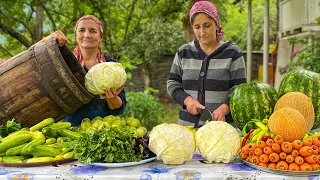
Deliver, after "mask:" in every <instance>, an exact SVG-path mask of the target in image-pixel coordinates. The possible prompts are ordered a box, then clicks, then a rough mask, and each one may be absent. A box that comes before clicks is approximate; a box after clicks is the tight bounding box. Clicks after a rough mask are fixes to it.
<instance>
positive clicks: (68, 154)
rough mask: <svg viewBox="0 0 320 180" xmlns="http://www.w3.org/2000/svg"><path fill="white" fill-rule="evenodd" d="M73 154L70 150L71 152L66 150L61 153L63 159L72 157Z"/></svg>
mask: <svg viewBox="0 0 320 180" xmlns="http://www.w3.org/2000/svg"><path fill="white" fill-rule="evenodd" d="M73 156H74V152H73V151H71V152H67V153H65V154H64V155H63V159H70V158H73Z"/></svg>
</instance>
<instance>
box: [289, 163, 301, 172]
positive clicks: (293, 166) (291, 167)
mask: <svg viewBox="0 0 320 180" xmlns="http://www.w3.org/2000/svg"><path fill="white" fill-rule="evenodd" d="M289 170H291V171H300V166H299V165H298V164H296V163H291V164H289Z"/></svg>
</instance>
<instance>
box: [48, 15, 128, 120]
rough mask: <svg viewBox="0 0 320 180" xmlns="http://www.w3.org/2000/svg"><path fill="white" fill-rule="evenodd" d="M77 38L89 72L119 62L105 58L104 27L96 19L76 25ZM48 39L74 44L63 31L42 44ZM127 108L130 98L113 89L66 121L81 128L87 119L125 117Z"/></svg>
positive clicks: (86, 18)
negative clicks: (109, 62) (120, 115)
mask: <svg viewBox="0 0 320 180" xmlns="http://www.w3.org/2000/svg"><path fill="white" fill-rule="evenodd" d="M75 35H76V41H77V43H78V45H77V46H76V48H75V49H74V54H75V56H76V57H77V59H78V60H79V63H80V64H81V65H82V67H83V68H84V70H85V71H86V72H88V70H89V69H90V68H91V67H93V66H94V65H96V64H98V63H101V62H108V61H112V62H117V61H116V60H114V59H112V58H111V57H108V56H104V54H103V52H102V50H101V42H102V36H103V26H102V24H101V22H100V21H99V19H98V18H96V17H95V16H93V15H86V16H83V17H81V18H80V19H79V20H78V21H77V23H76V27H75ZM48 38H57V40H58V45H60V46H62V45H64V44H69V43H70V42H69V40H68V39H67V38H66V36H65V35H64V34H63V33H62V32H61V31H56V32H54V33H52V34H51V35H50V36H48V37H47V38H45V39H44V40H42V42H43V41H45V40H46V39H48ZM125 105H126V96H125V92H124V90H123V87H122V88H119V89H110V90H108V91H106V92H105V93H103V94H101V95H99V96H95V97H94V98H93V100H91V101H90V102H89V103H88V104H85V105H84V106H82V107H81V108H79V109H78V110H77V111H76V112H74V113H73V114H71V115H69V116H67V117H66V118H65V119H64V120H63V121H68V122H71V123H72V125H73V126H78V125H80V123H81V120H82V119H84V118H89V119H93V118H94V117H96V116H100V117H105V116H107V115H118V114H121V113H122V112H123V110H124V108H125Z"/></svg>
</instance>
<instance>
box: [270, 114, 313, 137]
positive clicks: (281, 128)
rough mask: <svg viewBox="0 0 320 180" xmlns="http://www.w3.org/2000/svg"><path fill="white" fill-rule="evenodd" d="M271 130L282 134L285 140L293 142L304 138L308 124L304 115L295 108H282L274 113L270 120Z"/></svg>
mask: <svg viewBox="0 0 320 180" xmlns="http://www.w3.org/2000/svg"><path fill="white" fill-rule="evenodd" d="M268 127H269V130H270V131H271V132H272V133H273V134H275V135H280V136H281V137H282V138H283V140H284V141H289V142H293V141H294V140H296V139H301V138H303V136H304V134H305V132H306V130H307V124H306V121H305V119H304V117H303V115H302V114H301V113H300V112H299V111H297V110H295V109H293V108H281V109H278V110H276V111H275V112H273V113H272V115H271V116H270V118H269V120H268Z"/></svg>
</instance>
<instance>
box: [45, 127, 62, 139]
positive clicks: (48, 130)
mask: <svg viewBox="0 0 320 180" xmlns="http://www.w3.org/2000/svg"><path fill="white" fill-rule="evenodd" d="M41 132H42V134H44V135H45V136H47V137H51V138H57V137H59V135H58V132H57V130H56V129H52V128H50V127H44V128H42V131H41Z"/></svg>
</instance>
